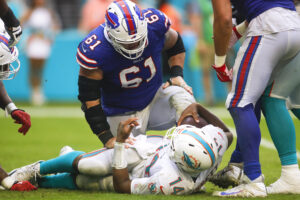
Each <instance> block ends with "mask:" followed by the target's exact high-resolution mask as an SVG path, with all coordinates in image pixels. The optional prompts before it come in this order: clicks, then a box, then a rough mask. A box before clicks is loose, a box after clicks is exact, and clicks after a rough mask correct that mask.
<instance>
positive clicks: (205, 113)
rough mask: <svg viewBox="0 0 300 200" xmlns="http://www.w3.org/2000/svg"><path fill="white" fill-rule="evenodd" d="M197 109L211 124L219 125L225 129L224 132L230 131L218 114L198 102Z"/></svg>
mask: <svg viewBox="0 0 300 200" xmlns="http://www.w3.org/2000/svg"><path fill="white" fill-rule="evenodd" d="M197 111H198V114H199V115H200V116H201V117H203V118H204V119H205V120H206V121H207V122H208V123H209V124H212V125H214V126H217V127H219V128H221V129H223V131H224V132H230V131H229V128H228V127H227V126H226V125H225V124H224V123H223V122H222V120H221V119H219V118H218V117H217V116H216V115H214V114H213V113H211V112H210V111H208V110H207V109H205V108H204V107H203V106H201V105H200V104H197Z"/></svg>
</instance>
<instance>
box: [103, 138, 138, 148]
mask: <svg viewBox="0 0 300 200" xmlns="http://www.w3.org/2000/svg"><path fill="white" fill-rule="evenodd" d="M135 141H136V139H135V138H132V137H129V138H127V139H126V140H125V143H126V144H125V148H126V149H128V148H129V145H128V144H130V145H133V144H134V142H135ZM115 142H116V137H113V138H111V139H110V140H108V141H107V142H106V144H105V145H104V147H106V148H107V149H112V148H114V146H115Z"/></svg>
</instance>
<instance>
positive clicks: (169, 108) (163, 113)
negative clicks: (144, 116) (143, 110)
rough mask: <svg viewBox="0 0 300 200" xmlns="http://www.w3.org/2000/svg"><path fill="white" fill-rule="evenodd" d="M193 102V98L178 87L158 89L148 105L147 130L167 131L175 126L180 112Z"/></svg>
mask: <svg viewBox="0 0 300 200" xmlns="http://www.w3.org/2000/svg"><path fill="white" fill-rule="evenodd" d="M194 102H195V98H194V97H193V96H192V95H191V94H189V93H188V92H187V91H186V90H185V89H183V88H182V87H178V86H169V87H167V88H166V89H162V88H160V89H159V90H158V92H157V95H156V98H155V99H154V100H153V101H152V103H151V105H150V117H149V122H148V127H147V130H167V129H169V128H171V127H173V126H174V125H176V122H177V120H178V119H179V117H180V115H181V113H182V111H183V110H184V109H185V108H186V107H188V106H189V105H190V104H192V103H194Z"/></svg>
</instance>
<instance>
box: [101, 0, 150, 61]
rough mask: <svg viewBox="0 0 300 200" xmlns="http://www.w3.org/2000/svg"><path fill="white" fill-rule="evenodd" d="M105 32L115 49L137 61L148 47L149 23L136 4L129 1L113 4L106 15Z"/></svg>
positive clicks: (123, 0)
mask: <svg viewBox="0 0 300 200" xmlns="http://www.w3.org/2000/svg"><path fill="white" fill-rule="evenodd" d="M105 25H106V26H105V31H106V33H107V36H108V39H109V40H110V42H111V44H112V46H113V47H114V49H115V50H116V51H117V52H119V53H120V54H121V55H123V56H124V57H125V58H128V59H137V58H139V57H140V56H141V55H142V54H143V52H144V49H145V47H146V46H147V34H148V30H147V21H146V19H145V18H144V16H143V14H142V12H141V10H140V9H139V8H138V6H137V5H136V4H134V3H133V2H131V1H128V0H119V1H114V2H113V3H111V4H110V5H109V6H108V8H107V11H106V14H105Z"/></svg>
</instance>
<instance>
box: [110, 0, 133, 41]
mask: <svg viewBox="0 0 300 200" xmlns="http://www.w3.org/2000/svg"><path fill="white" fill-rule="evenodd" d="M115 3H116V4H117V5H118V6H119V8H120V10H121V11H122V13H123V15H124V17H125V18H124V19H125V21H126V24H127V30H128V34H129V35H133V34H136V31H137V28H136V24H135V21H134V18H133V15H132V13H131V11H130V9H129V6H128V4H127V2H126V1H120V0H119V1H115Z"/></svg>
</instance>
